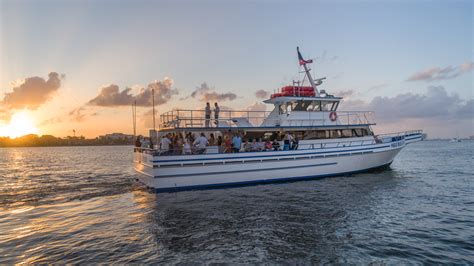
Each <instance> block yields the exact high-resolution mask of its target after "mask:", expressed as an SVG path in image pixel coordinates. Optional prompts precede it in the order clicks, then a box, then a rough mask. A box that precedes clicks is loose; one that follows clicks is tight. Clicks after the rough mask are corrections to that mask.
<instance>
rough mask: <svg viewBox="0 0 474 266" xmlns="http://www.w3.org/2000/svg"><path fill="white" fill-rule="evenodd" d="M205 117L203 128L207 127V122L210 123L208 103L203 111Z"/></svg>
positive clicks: (209, 106)
mask: <svg viewBox="0 0 474 266" xmlns="http://www.w3.org/2000/svg"><path fill="white" fill-rule="evenodd" d="M204 112H205V116H206V121H205V125H204V126H205V127H209V122H210V121H211V105H210V104H209V103H206V109H205V110H204Z"/></svg>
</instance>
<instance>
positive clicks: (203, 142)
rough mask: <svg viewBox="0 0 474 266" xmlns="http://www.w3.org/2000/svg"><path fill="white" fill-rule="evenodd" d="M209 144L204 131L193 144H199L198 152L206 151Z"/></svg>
mask: <svg viewBox="0 0 474 266" xmlns="http://www.w3.org/2000/svg"><path fill="white" fill-rule="evenodd" d="M207 144H209V142H208V141H207V138H206V136H205V135H204V133H201V136H199V137H198V138H197V139H196V140H195V141H194V142H193V145H195V146H197V148H198V153H199V154H203V153H204V152H205V151H206V146H207Z"/></svg>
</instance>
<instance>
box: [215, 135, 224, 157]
mask: <svg viewBox="0 0 474 266" xmlns="http://www.w3.org/2000/svg"><path fill="white" fill-rule="evenodd" d="M217 149H218V151H219V153H223V152H224V141H223V140H222V136H218V137H217Z"/></svg>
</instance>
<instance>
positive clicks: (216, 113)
mask: <svg viewBox="0 0 474 266" xmlns="http://www.w3.org/2000/svg"><path fill="white" fill-rule="evenodd" d="M220 111H221V108H219V105H218V104H217V103H214V119H215V120H216V122H215V123H216V127H219V112H220Z"/></svg>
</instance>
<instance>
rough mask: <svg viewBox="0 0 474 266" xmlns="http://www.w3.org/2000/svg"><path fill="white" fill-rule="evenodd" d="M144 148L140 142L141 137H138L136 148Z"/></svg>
mask: <svg viewBox="0 0 474 266" xmlns="http://www.w3.org/2000/svg"><path fill="white" fill-rule="evenodd" d="M141 146H142V143H141V141H140V136H138V137H137V139H136V140H135V147H137V148H140V147H141Z"/></svg>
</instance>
